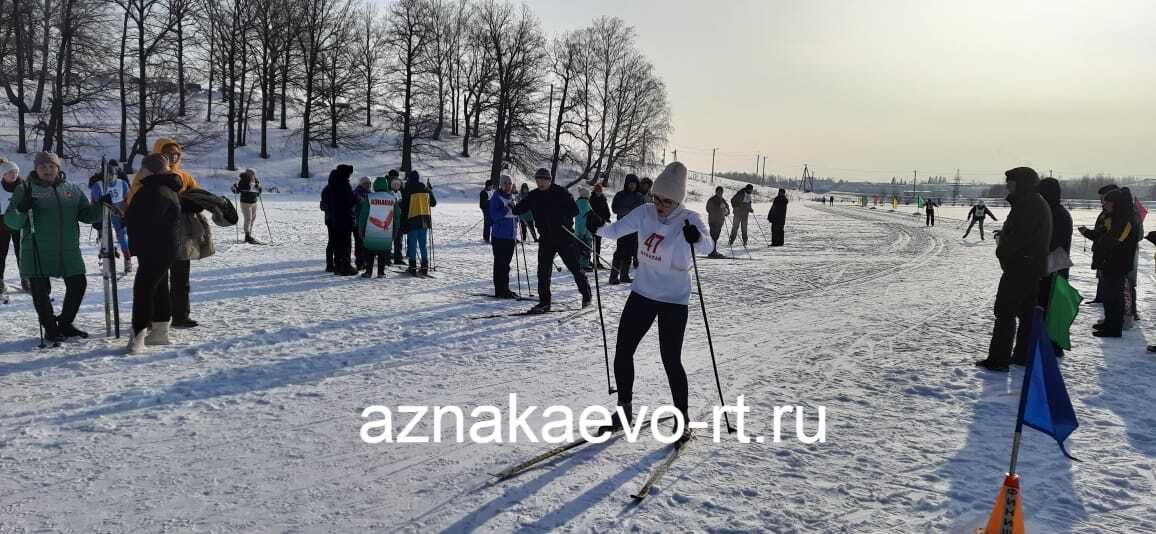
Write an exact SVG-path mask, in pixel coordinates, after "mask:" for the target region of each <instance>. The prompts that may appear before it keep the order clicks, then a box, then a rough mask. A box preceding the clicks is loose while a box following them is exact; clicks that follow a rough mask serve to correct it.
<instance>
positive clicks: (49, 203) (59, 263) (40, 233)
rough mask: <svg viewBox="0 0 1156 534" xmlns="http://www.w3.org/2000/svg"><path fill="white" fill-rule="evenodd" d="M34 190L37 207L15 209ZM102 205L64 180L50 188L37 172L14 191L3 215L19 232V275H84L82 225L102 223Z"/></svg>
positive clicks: (9, 225)
mask: <svg viewBox="0 0 1156 534" xmlns="http://www.w3.org/2000/svg"><path fill="white" fill-rule="evenodd" d="M29 191H31V194H32V197H33V198H35V199H36V204H35V206H33V208H32V209H31V210H29V212H28V213H21V212H19V211H17V210H16V206H19V205H20V203H21V202H22V201H23V200H24V197H25V196H26V195H27V194H29ZM102 215H103V213H102V210H101V206H100V205H99V204H93V203H91V202H89V201H88V194H87V192H86V191H84V189H83V188H81V187H80V186H79V185H76V184H71V183H68V182H67V181H65V178H64V175H63V174H61V178H60V182H58V183H57V184H56V185H51V184H49V183H47V182H45V181H43V180H41V179H40V177H39V176H37V175H36V172H35V171H34V172H32V173H31V174H29V175H28V179H27V180H22V181H19V182H17V183H16V184H15V187H13V188H12V200H11V201H10V202H9V205H8V209H7V210H5V212H4V224H6V225H7V226H8V228H11V229H13V230H19V231H20V232H21V234H22V237H23V239H21V240H20V276H21V277H23V278H36V277H67V276H75V275H82V274H84V258H83V257H81V255H80V224H79V223H86V224H92V223H95V222H98V221H100V218H101V216H102ZM34 248H35V250H34Z"/></svg>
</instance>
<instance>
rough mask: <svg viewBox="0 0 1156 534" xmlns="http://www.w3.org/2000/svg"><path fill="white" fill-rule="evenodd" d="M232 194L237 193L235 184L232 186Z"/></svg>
mask: <svg viewBox="0 0 1156 534" xmlns="http://www.w3.org/2000/svg"><path fill="white" fill-rule="evenodd" d="M233 194H234V195H235V194H237V186H235V185H234V186H233Z"/></svg>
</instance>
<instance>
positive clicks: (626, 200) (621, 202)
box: [607, 189, 646, 220]
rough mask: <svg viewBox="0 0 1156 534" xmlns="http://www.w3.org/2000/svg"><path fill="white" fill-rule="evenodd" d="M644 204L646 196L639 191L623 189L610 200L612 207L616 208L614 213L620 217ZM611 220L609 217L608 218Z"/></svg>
mask: <svg viewBox="0 0 1156 534" xmlns="http://www.w3.org/2000/svg"><path fill="white" fill-rule="evenodd" d="M643 204H646V197H644V196H642V193H639V192H638V191H627V190H625V189H623V190H622V191H619V192H617V193H615V194H614V200H612V201H610V207H611V208H612V209H613V210H614V215H617V216H618V218H619V219H621V218H623V217H625V216H627V215H629V214H630V212H632V211H634V208H637V207H639V206H641V205H643ZM607 220H609V219H607Z"/></svg>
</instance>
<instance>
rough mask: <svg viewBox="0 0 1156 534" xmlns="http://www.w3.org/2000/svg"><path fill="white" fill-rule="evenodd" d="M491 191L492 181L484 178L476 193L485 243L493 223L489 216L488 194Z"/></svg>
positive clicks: (492, 191) (487, 240)
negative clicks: (480, 190) (484, 181)
mask: <svg viewBox="0 0 1156 534" xmlns="http://www.w3.org/2000/svg"><path fill="white" fill-rule="evenodd" d="M493 193H494V181H493V180H486V185H485V186H484V187H482V192H481V193H479V194H478V208H479V209H481V210H482V241H484V242H485V243H487V244H489V242H490V229H491V228H492V227H493V225H494V220H493V219H492V218H491V217H490V196H491V195H493Z"/></svg>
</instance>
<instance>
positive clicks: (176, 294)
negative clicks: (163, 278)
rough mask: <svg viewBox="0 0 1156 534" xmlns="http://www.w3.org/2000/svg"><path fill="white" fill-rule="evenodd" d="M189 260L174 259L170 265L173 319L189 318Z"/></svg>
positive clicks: (183, 319)
mask: <svg viewBox="0 0 1156 534" xmlns="http://www.w3.org/2000/svg"><path fill="white" fill-rule="evenodd" d="M191 268H192V263H191V262H190V261H189V260H177V261H174V262H173V264H172V266H171V267H169V295H170V297H171V298H172V307H173V313H172V315H173V320H174V321H187V320H189V269H191Z"/></svg>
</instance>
